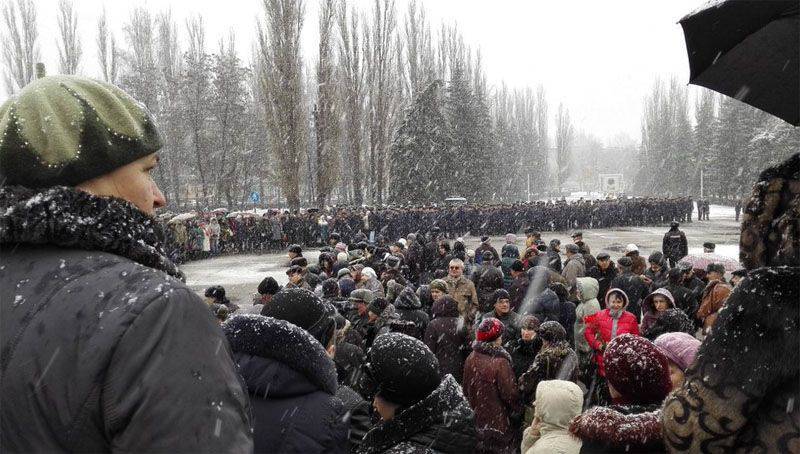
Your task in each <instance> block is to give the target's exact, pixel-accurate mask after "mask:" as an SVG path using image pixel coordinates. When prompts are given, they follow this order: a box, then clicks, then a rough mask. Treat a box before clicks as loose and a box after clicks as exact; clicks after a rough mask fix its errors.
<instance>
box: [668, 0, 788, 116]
mask: <svg viewBox="0 0 800 454" xmlns="http://www.w3.org/2000/svg"><path fill="white" fill-rule="evenodd" d="M798 4H800V2H798V1H797V0H724V1H720V0H714V1H712V2H709V3H708V4H707V5H706V7H705V8H703V9H700V10H699V11H696V12H693V13H691V14H689V15H687V16H686V17H684V18H683V19H681V20H680V22H679V23H680V24H681V26H682V27H683V34H684V37H685V38H686V50H687V52H688V54H689V70H690V75H689V82H690V83H692V84H694V85H699V86H702V87H706V88H710V89H712V90H714V91H717V92H719V93H722V94H724V95H727V96H730V97H732V98H736V99H738V100H740V101H742V102H745V103H747V104H750V105H751V106H753V107H756V108H758V109H761V110H763V111H765V112H768V113H770V114H772V115H775V116H776V117H779V118H781V119H783V120H785V121H787V122H789V123H791V124H793V125H795V126H797V125H798V124H800V81H799V79H798V72H799V71H800V57H799V56H800V16H798Z"/></svg>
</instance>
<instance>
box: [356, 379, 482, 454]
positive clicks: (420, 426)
mask: <svg viewBox="0 0 800 454" xmlns="http://www.w3.org/2000/svg"><path fill="white" fill-rule="evenodd" d="M430 429H434V430H435V439H434V440H433V441H432V443H433V444H432V446H430V448H431V449H434V450H435V449H437V448H438V446H437V443H436V439H438V438H446V439H448V442H449V443H448V445H449V446H448V447H449V448H450V449H453V451H451V452H467V451H470V450H472V449H473V448H474V446H471V445H467V443H469V442H474V439H475V423H474V415H473V412H472V409H471V408H470V406H469V403H468V402H467V399H466V398H465V397H464V394H463V393H462V392H461V385H459V384H458V382H456V380H455V378H453V376H452V375H446V376H445V377H444V379H442V382H441V383H440V384H439V386H438V387H437V388H436V389H434V390H433V392H431V393H430V394H429V395H428V396H427V397H425V398H424V399H422V400H421V401H419V402H417V403H416V404H414V405H412V406H410V407H408V408H406V409H405V410H402V411H401V412H400V414H399V415H396V416H395V417H394V419H391V420H389V421H381V422H380V423H378V424H377V425H376V426H375V427H373V428H372V430H370V431H369V432H367V434H366V435H365V436H364V440H363V442H362V445H361V448H360V451H359V452H363V453H370V454H371V453H380V452H386V451H389V450H390V449H391V448H392V447H394V446H397V445H399V444H401V443H403V442H405V441H408V440H410V439H412V438H413V437H414V435H416V434H418V433H420V432H423V431H426V430H430ZM453 441H456V443H455V444H454V443H452V442H453ZM459 441H461V442H462V443H461V444H459V443H458V442H459Z"/></svg>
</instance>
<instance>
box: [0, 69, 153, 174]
mask: <svg viewBox="0 0 800 454" xmlns="http://www.w3.org/2000/svg"><path fill="white" fill-rule="evenodd" d="M161 146H162V143H161V136H160V134H159V133H158V130H157V129H156V127H155V124H154V123H153V120H152V118H151V116H150V113H149V112H148V110H147V108H146V107H145V106H144V105H143V104H141V103H139V102H137V101H136V100H134V99H133V98H131V97H130V96H128V95H127V94H125V93H124V92H123V91H122V90H120V89H119V88H117V87H115V86H113V85H111V84H108V83H105V82H100V81H96V80H92V79H88V78H85V77H77V76H61V75H59V76H49V77H42V78H40V79H37V80H35V81H33V82H31V83H30V84H28V85H26V86H25V87H24V88H23V89H22V90H21V91H20V92H19V93H17V94H16V95H14V96H12V97H11V99H9V100H8V101H6V102H5V103H4V104H3V105H2V106H1V107H0V181H2V184H5V185H22V186H26V187H29V188H37V187H49V186H59V185H65V186H74V185H76V184H79V183H82V182H84V181H87V180H90V179H92V178H96V177H98V176H101V175H104V174H106V173H108V172H110V171H112V170H114V169H117V168H119V167H122V166H124V165H126V164H129V163H131V162H133V161H135V160H137V159H139V158H141V157H143V156H147V155H149V154H152V153H155V152H156V151H158V150H159V149H160V148H161Z"/></svg>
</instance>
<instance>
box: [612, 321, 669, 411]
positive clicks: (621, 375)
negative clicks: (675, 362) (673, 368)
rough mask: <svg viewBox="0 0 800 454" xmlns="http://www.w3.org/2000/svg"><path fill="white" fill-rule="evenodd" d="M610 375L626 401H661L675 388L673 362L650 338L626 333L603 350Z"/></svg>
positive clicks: (632, 402) (615, 387)
mask: <svg viewBox="0 0 800 454" xmlns="http://www.w3.org/2000/svg"><path fill="white" fill-rule="evenodd" d="M603 364H604V365H605V369H606V378H607V379H608V382H609V383H610V384H611V385H612V386H613V387H614V389H615V390H617V392H619V393H620V394H622V399H621V400H622V401H623V402H619V403H624V404H638V405H648V404H660V403H661V402H662V401H663V400H664V398H665V397H666V396H667V393H669V392H670V390H671V389H672V382H671V381H670V379H669V362H668V361H667V357H666V356H664V354H663V353H661V351H659V349H658V348H657V347H656V346H655V345H653V343H652V342H650V341H649V340H647V339H645V338H643V337H639V336H635V335H633V334H623V335H621V336H619V337H615V338H614V339H612V340H611V342H609V343H608V346H607V347H606V351H605V353H603Z"/></svg>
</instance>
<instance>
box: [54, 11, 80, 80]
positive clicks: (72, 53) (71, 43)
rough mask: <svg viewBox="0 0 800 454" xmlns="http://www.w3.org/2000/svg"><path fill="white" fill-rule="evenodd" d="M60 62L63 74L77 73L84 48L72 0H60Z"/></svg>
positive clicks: (60, 69)
mask: <svg viewBox="0 0 800 454" xmlns="http://www.w3.org/2000/svg"><path fill="white" fill-rule="evenodd" d="M58 33H59V39H58V42H57V46H58V63H59V66H58V67H59V71H60V72H61V74H77V72H78V66H79V65H80V62H81V55H82V54H83V49H82V48H81V38H80V36H78V13H77V12H76V11H75V5H74V4H73V3H72V0H59V1H58Z"/></svg>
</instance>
